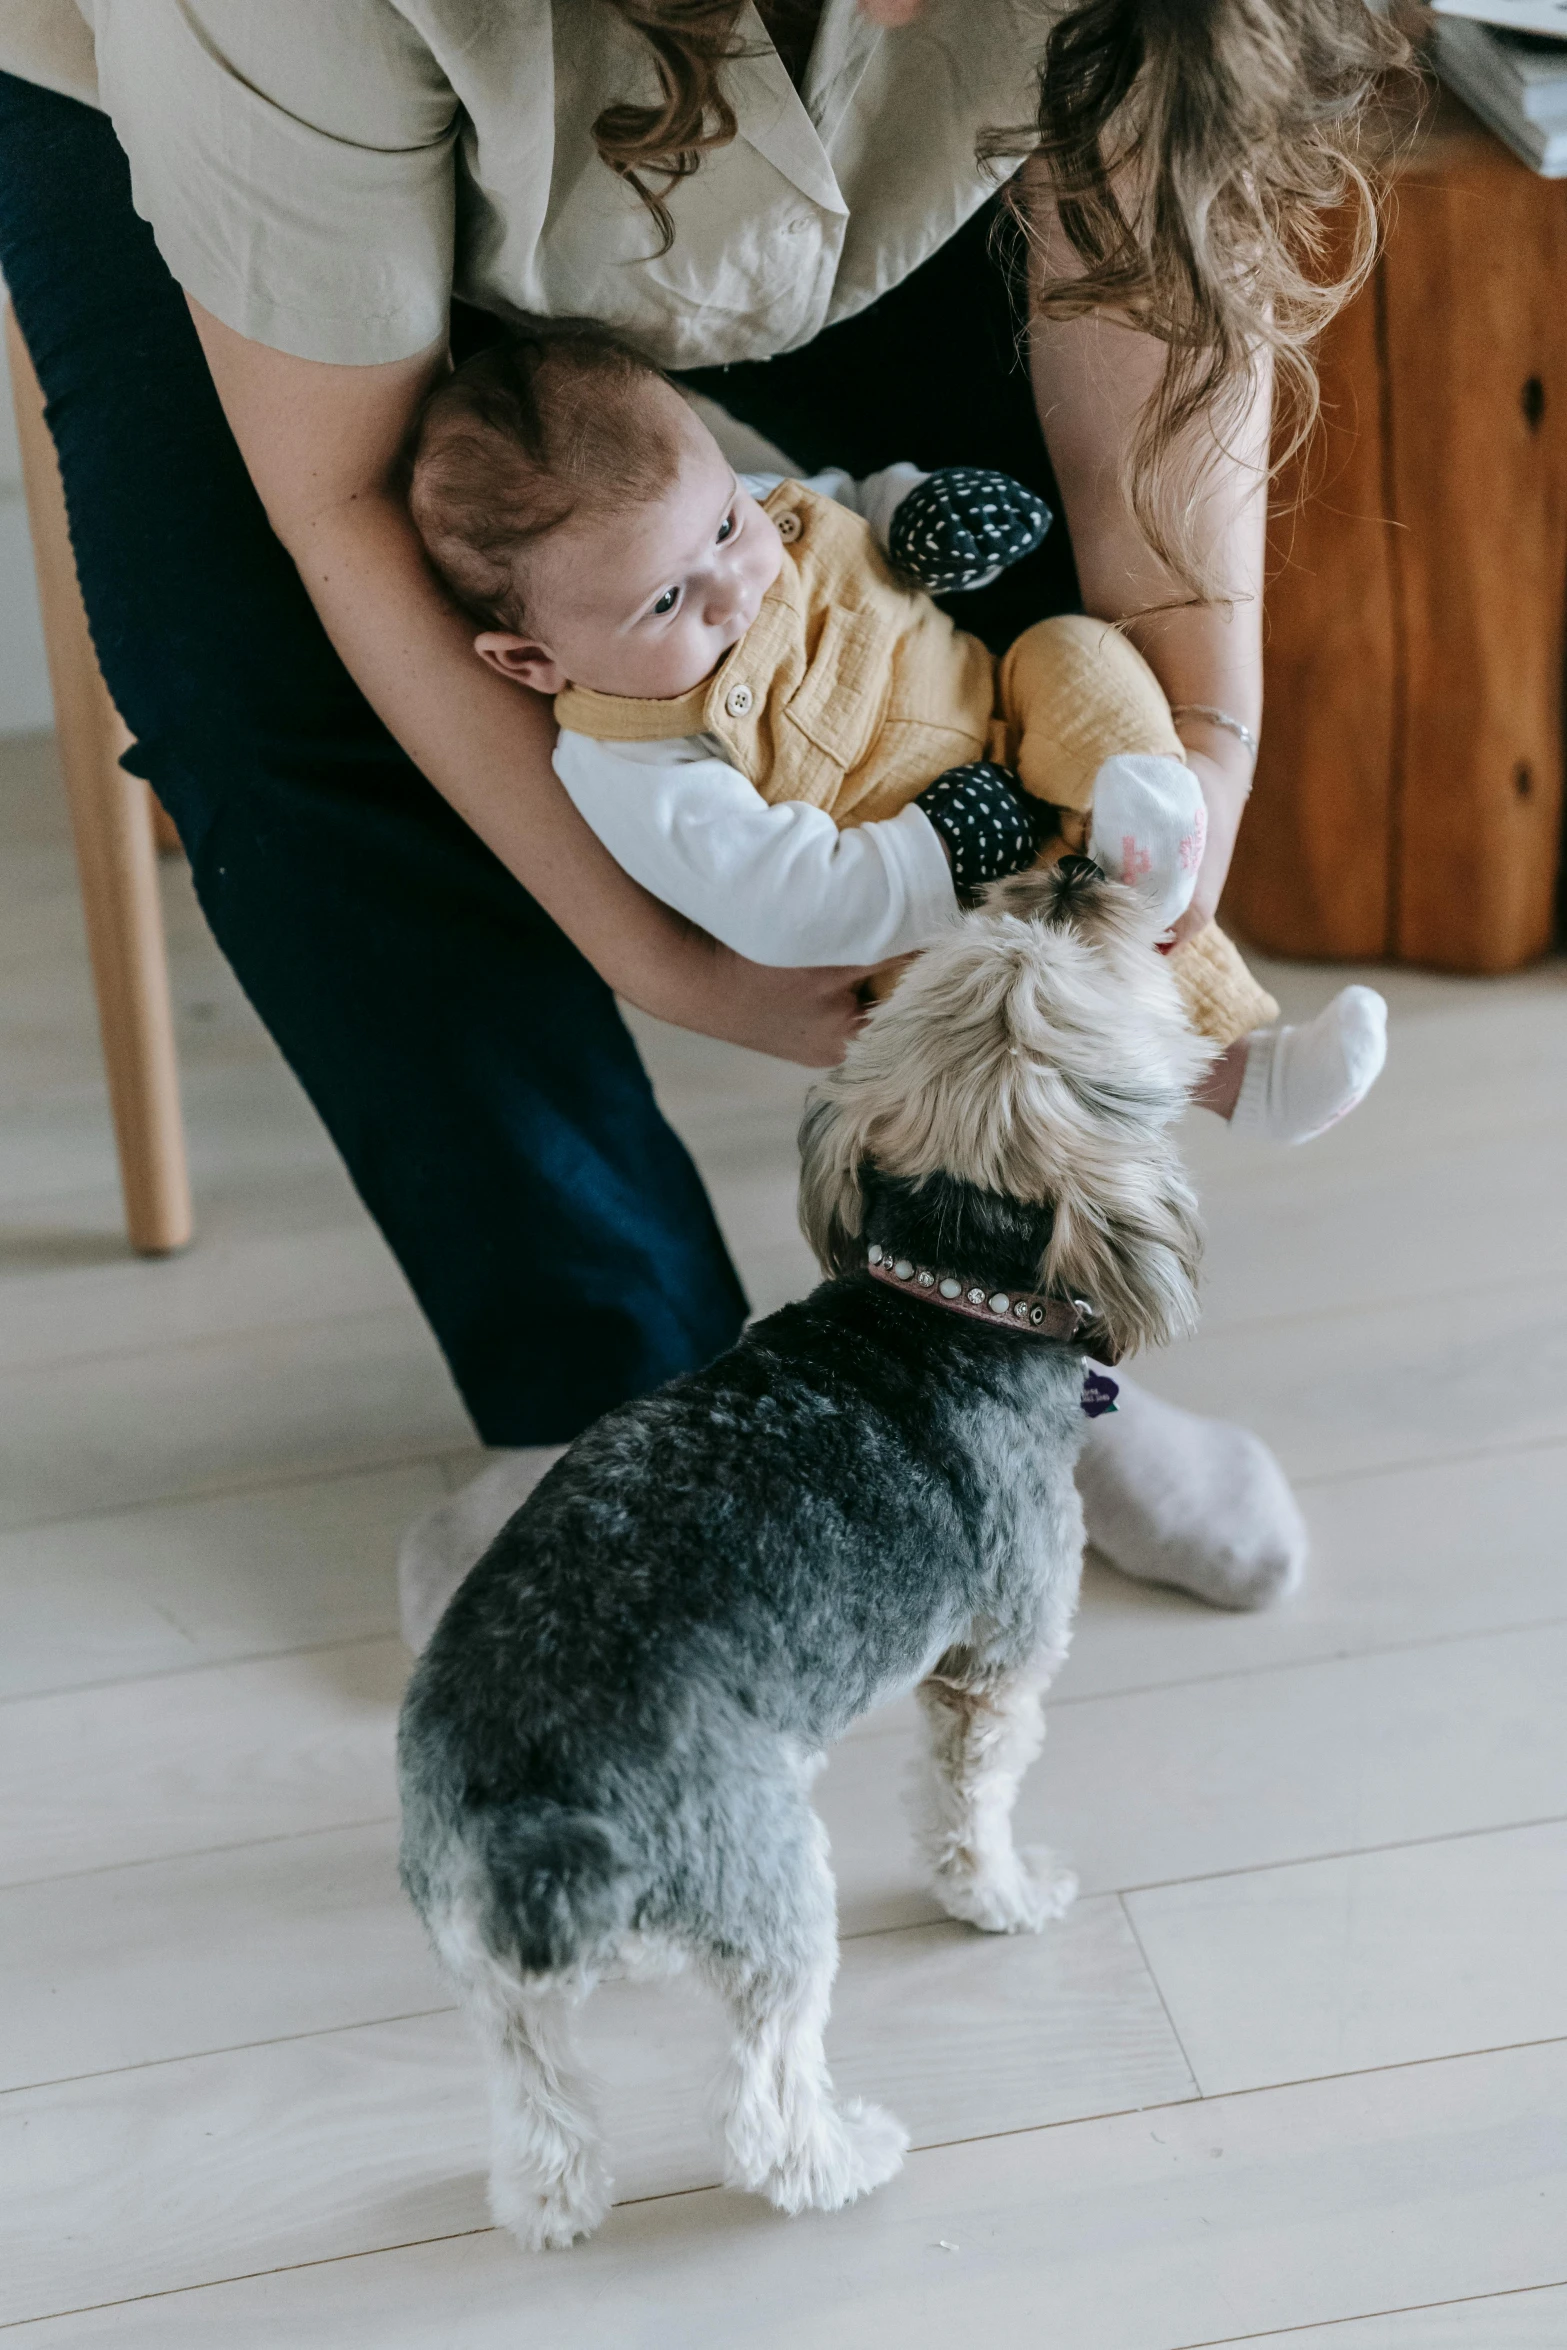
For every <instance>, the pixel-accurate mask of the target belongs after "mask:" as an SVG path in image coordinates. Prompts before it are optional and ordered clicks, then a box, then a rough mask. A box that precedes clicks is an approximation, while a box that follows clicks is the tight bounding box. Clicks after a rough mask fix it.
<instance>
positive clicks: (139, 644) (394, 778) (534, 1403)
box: [0, 75, 1074, 1444]
mask: <svg viewBox="0 0 1567 2350" xmlns="http://www.w3.org/2000/svg"><path fill="white" fill-rule="evenodd" d="M987 227H988V223H987V222H986V221H981V222H978V223H976V224H974V225H973V226H972V227H971V228H970V229H969V230H966V231H964V232H962V234H961V235H960V237H958V238H956V239H954V240H953V243H952V244H951V245H950V246H948V247H947V248H945V249H944V251H943V253H941V254H938V255H937V256H936V259H935V261H934V262H932V263H930V264H927V266H926V268H925V269H924V270H923V271H921V272H919V273H918V275H917V276H916V277H915V278H913V279H910V280H909V281H907V283H906V285H905V286H903V287H901V288H899V289H898V290H897V292H896V293H895V294H894V295H892V296H889V297H887V298H885V299H884V300H883V301H882V302H881V303H879V304H877V305H876V306H875V308H874V309H873V310H871V311H869V312H866V313H864V314H863V315H862V316H861V317H860V318H858V319H855V320H852V321H849V322H847V323H846V324H845V325H843V326H839V327H835V328H832V329H829V331H828V332H827V333H826V334H824V335H822V336H820V337H819V338H818V340H817V341H816V342H815V343H814V344H812V345H811V346H810V347H809V348H808V349H807V350H806V351H804V352H801V353H797V354H793V355H791V356H790V357H788V358H784V359H779V360H773V361H769V362H766V363H764V364H760V365H756V366H743V367H735V368H727V369H709V370H705V371H703V373H702V374H701V376H700V377H698V378H696V379H694V380H696V381H697V382H699V383H700V385H701V387H702V388H703V389H705V390H710V391H712V392H713V393H714V394H715V396H717V397H718V398H720V399H722V400H723V401H724V403H725V405H726V406H728V407H730V408H731V409H733V410H734V411H735V412H736V413H737V414H741V415H745V416H748V417H749V418H750V419H751V420H752V421H753V422H754V423H755V424H756V425H757V426H758V427H759V428H760V429H762V430H764V431H766V432H769V433H770V434H771V435H772V436H773V437H774V438H775V439H777V440H778V441H780V442H781V443H782V444H783V445H784V446H785V447H786V448H788V449H789V450H790V452H791V454H792V455H793V456H795V457H796V459H797V460H798V461H799V462H800V463H801V464H802V465H803V466H807V467H812V468H814V467H816V466H818V465H823V464H828V463H837V464H843V465H846V466H848V467H849V468H850V469H851V470H853V471H856V472H863V471H868V470H870V469H871V468H872V467H874V466H876V465H881V464H886V463H889V462H890V461H891V460H892V459H894V458H896V457H903V456H907V457H912V458H913V459H914V460H915V462H916V463H924V464H926V465H932V464H937V463H974V462H980V463H986V464H993V465H1000V466H1003V467H1005V469H1006V470H1008V471H1009V472H1012V473H1015V474H1018V475H1019V476H1020V477H1022V478H1025V479H1029V480H1031V481H1032V482H1034V483H1036V484H1037V485H1038V486H1040V487H1041V488H1044V489H1045V490H1046V494H1047V495H1048V494H1049V484H1048V465H1047V461H1046V459H1045V455H1044V448H1043V443H1042V440H1041V438H1040V434H1039V430H1038V426H1037V424H1036V423H1035V421H1034V414H1033V407H1032V403H1031V400H1030V398H1029V395H1028V387H1027V381H1026V377H1025V376H1024V375H1023V374H1022V372H1021V370H1020V368H1019V366H1018V363H1017V358H1016V333H1015V327H1014V325H1013V321H1012V306H1011V292H1010V271H1009V268H1008V267H1007V266H1006V265H1005V263H1004V260H1003V259H997V258H996V257H995V256H994V255H993V254H992V251H991V245H992V242H993V240H990V239H989V238H988V236H987ZM0 269H3V271H4V274H5V279H6V282H7V284H8V286H9V287H10V290H11V295H12V299H13V301H14V303H15V306H16V313H17V319H18V323H19V324H20V326H21V329H22V333H23V336H24V338H25V339H26V342H27V345H28V348H29V350H30V352H31V353H32V357H33V361H34V364H35V366H36V368H37V370H38V374H39V377H40V379H41V381H42V384H43V387H44V392H45V396H46V399H47V402H48V416H49V423H50V427H51V430H52V432H53V434H54V439H55V444H56V447H57V448H58V451H59V456H60V465H61V471H62V474H63V476H64V481H65V492H66V501H67V506H68V509H69V514H70V524H71V536H72V542H73V545H74V549H75V554H76V562H77V570H78V573H79V576H80V579H81V584H82V592H83V595H84V598H85V601H86V604H87V610H88V616H89V619H90V621H91V624H92V631H93V639H94V643H95V645H96V647H97V651H98V657H99V661H100V663H101V665H102V668H103V673H104V676H105V678H106V680H107V682H108V686H109V690H110V692H111V694H112V695H113V697H114V700H115V703H116V705H117V707H118V708H119V710H120V712H121V714H122V716H123V717H124V719H125V722H126V724H127V726H128V727H129V728H130V729H131V732H132V733H133V734H134V735H135V737H136V747H135V749H134V751H132V752H131V753H130V754H129V758H128V764H129V765H131V766H132V767H133V768H134V769H135V770H136V772H137V773H138V774H140V775H144V776H145V777H146V778H147V779H148V781H149V782H150V783H151V784H152V786H153V788H154V789H155V790H156V792H157V794H158V797H159V798H160V800H162V802H163V804H164V806H165V807H166V808H167V809H168V811H169V813H170V815H171V816H172V817H173V819H174V821H175V824H176V825H177V826H178V828H179V833H180V838H181V840H182V841H183V843H184V845H185V848H186V851H187V854H188V855H189V858H190V864H191V871H192V874H193V876H194V880H195V885H196V890H197V893H198V895H199V897H200V900H201V904H202V908H203V911H204V912H205V914H206V917H207V920H208V922H209V923H210V924H211V927H212V930H213V933H214V935H215V936H216V938H217V940H218V943H219V945H220V946H221V948H222V949H223V952H224V954H225V955H226V956H227V957H228V959H229V961H230V963H231V964H232V965H233V967H234V970H235V971H236V973H237V974H238V976H239V979H240V981H241V983H242V984H243V986H244V988H245V990H246V992H247V994H248V995H249V997H250V999H251V1001H252V1002H253V1003H254V1005H255V1007H256V1009H257V1011H258V1012H259V1013H260V1015H261V1018H262V1019H263V1020H264V1021H265V1022H266V1025H267V1027H268V1028H269V1029H270V1031H271V1033H272V1035H273V1036H274V1037H275V1038H276V1040H277V1043H278V1045H279V1046H280V1048H281V1049H282V1051H283V1053H284V1055H285V1056H286V1058H287V1060H288V1062H289V1064H290V1066H291V1067H292V1068H293V1070H294V1071H295V1073H296V1075H297V1076H298V1077H299V1079H300V1080H301V1082H302V1083H303V1085H304V1086H305V1088H306V1090H307V1092H308V1093H309V1095H310V1098H311V1100H312V1101H313V1102H314V1104H315V1106H316V1108H317V1110H318V1111H319V1112H320V1114H321V1116H322V1118H323V1119H324V1121H325V1123H326V1125H327V1127H328V1128H329V1130H330V1132H331V1135H332V1138H333V1141H334V1143H335V1144H336V1146H337V1148H338V1150H339V1151H340V1152H341V1153H342V1156H343V1158H344V1160H345V1162H346V1163H347V1166H348V1169H349V1172H350V1174H351V1175H352V1177H353V1180H354V1182H355V1184H356V1186H357V1187H358V1190H359V1192H360V1195H361V1197H362V1198H363V1199H364V1201H365V1204H366V1206H367V1207H368V1208H369V1210H370V1213H371V1214H372V1215H373V1216H374V1217H375V1219H376V1222H377V1223H378V1224H379V1226H380V1228H381V1230H382V1231H383V1233H384V1234H385V1235H386V1238H387V1240H388V1242H389V1243H390V1245H391V1247H392V1249H393V1251H394V1252H395V1254H396V1256H397V1259H398V1261H399V1263H400V1264H401V1266H402V1268H403V1270H404V1272H405V1273H406V1275H407V1277H408V1280H409V1282H410V1283H411V1285H412V1287H413V1289H414V1292H415V1294H416V1296H417V1297H418V1299H419V1302H420V1305H421V1307H422V1308H423V1310H424V1312H425V1314H426V1315H427V1317H428V1318H429V1321H430V1324H431V1326H432V1328H433V1329H434V1331H435V1334H436V1336H437V1338H438V1339H439V1341H440V1344H441V1346H442V1348H443V1350H444V1352H445V1355H446V1358H447V1361H448V1362H449V1363H450V1365H451V1368H452V1372H453V1375H454V1376H455V1378H456V1381H457V1384H458V1386H459V1388H460V1389H461V1391H462V1394H463V1398H464V1400H465V1402H466V1403H467V1405H468V1408H469V1410H470V1412H471V1413H472V1415H473V1418H474V1421H475V1424H476V1426H477V1428H478V1430H479V1433H480V1435H481V1436H482V1437H483V1438H484V1439H485V1440H486V1441H487V1442H489V1443H492V1444H542V1443H550V1442H559V1441H562V1440H564V1439H567V1438H569V1437H571V1436H573V1435H575V1434H576V1432H577V1431H578V1430H579V1429H580V1428H581V1427H583V1426H584V1425H586V1423H587V1422H588V1421H589V1420H591V1419H593V1418H595V1417H596V1416H597V1415H598V1414H599V1413H600V1412H603V1411H605V1410H607V1409H608V1408H609V1407H610V1406H611V1405H612V1404H615V1403H618V1402H620V1401H622V1400H624V1399H625V1398H626V1397H628V1396H631V1395H634V1394H637V1393H639V1392H641V1391H642V1390H644V1389H646V1388H648V1387H651V1386H655V1385H657V1384H658V1383H659V1382H660V1381H661V1380H664V1379H667V1378H670V1377H672V1376H673V1375H674V1374H675V1373H676V1372H679V1371H683V1370H687V1369H690V1368H692V1367H694V1366H695V1365H697V1364H700V1363H702V1362H704V1361H706V1360H707V1359H708V1358H709V1357H710V1356H712V1355H713V1354H715V1353H717V1352H718V1351H719V1349H720V1348H722V1347H724V1346H725V1345H727V1344H728V1343H729V1342H730V1340H731V1339H732V1338H733V1337H734V1336H735V1334H736V1332H737V1331H738V1329H739V1327H740V1323H741V1320H742V1318H743V1316H744V1312H745V1299H744V1296H743V1293H742V1291H741V1288H740V1284H739V1281H738V1279H737V1277H736V1275H735V1272H734V1269H733V1267H732V1266H731V1264H730V1262H729V1259H728V1256H727V1254H726V1252H725V1249H724V1245H723V1242H722V1240H721V1238H720V1236H719V1232H718V1228H717V1225H716V1223H715V1221H714V1218H713V1213H712V1209H711V1207H710V1206H709V1203H708V1200H707V1197H706V1195H705V1193H704V1191H703V1189H702V1186H701V1182H700V1180H699V1178H698V1176H697V1174H696V1171H695V1169H694V1167H693V1166H692V1164H691V1162H690V1159H689V1158H688V1157H687V1155H686V1152H685V1150H684V1148H683V1146H682V1145H681V1143H680V1142H679V1141H678V1139H677V1138H676V1136H675V1135H674V1134H673V1133H672V1132H671V1130H670V1129H669V1127H668V1126H667V1125H666V1124H665V1122H664V1120H663V1118H662V1117H661V1116H660V1114H659V1111H658V1108H657V1106H656V1104H655V1102H654V1099H653V1094H652V1089H651V1087H650V1085H649V1083H648V1080H647V1076H646V1074H645V1072H644V1071H643V1068H642V1065H641V1063H640V1061H639V1059H638V1057H637V1053H636V1050H635V1047H634V1046H633V1044H632V1041H631V1038H630V1036H629V1035H628V1033H627V1031H626V1028H625V1026H624V1024H623V1022H622V1020H621V1018H620V1015H619V1012H618V1010H617V1008H616V1005H615V1002H614V999H613V997H612V995H611V993H610V991H609V989H608V988H607V987H606V986H605V984H604V982H603V981H602V980H601V979H600V978H599V977H598V975H597V974H596V973H595V972H594V971H593V969H592V968H591V966H590V965H589V964H588V963H587V962H585V961H584V959H583V958H582V956H581V955H580V954H579V953H578V952H577V950H576V949H575V947H573V946H572V945H571V944H570V942H569V941H568V940H567V939H566V938H565V937H564V936H563V934H562V933H561V932H560V931H559V930H558V929H557V928H556V926H555V925H554V923H553V922H551V921H550V920H549V919H548V917H547V916H546V915H545V914H544V913H543V912H542V911H541V909H540V908H539V907H538V906H537V905H535V904H534V902H533V900H532V899H531V898H530V897H529V895H528V894H527V892H526V891H525V890H524V889H523V888H522V887H521V885H520V884H519V883H518V882H517V881H515V880H514V879H513V878H512V876H511V875H510V874H509V873H508V872H507V871H506V870H505V868H504V867H503V866H502V865H500V864H499V862H498V861H497V860H496V859H495V858H494V857H493V856H492V855H491V854H490V852H489V851H488V849H486V848H485V847H484V846H483V844H482V843H481V842H480V841H479V840H478V839H477V838H476V837H475V835H474V834H473V833H471V832H470V831H469V830H468V828H467V826H466V825H464V824H463V823H462V821H461V819H460V818H459V817H457V816H456V815H454V814H453V812H452V811H451V809H450V808H448V806H447V805H446V803H445V801H444V800H442V799H441V797H440V795H439V794H438V793H437V792H436V791H434V790H433V789H432V788H431V786H430V785H429V784H427V783H426V782H425V781H424V779H423V777H422V776H421V775H420V774H419V772H418V771H417V769H416V768H415V767H414V766H413V765H412V764H411V762H410V761H409V760H408V759H407V758H406V757H405V756H404V754H403V753H402V751H400V750H399V749H398V747H397V745H396V744H395V743H394V742H393V741H392V740H391V738H390V737H389V735H388V734H387V733H386V730H385V729H384V727H383V726H382V725H381V723H380V721H379V720H378V719H377V718H376V716H375V714H374V712H373V711H372V710H371V709H370V707H369V705H368V704H367V703H366V702H365V700H364V698H363V696H362V695H361V694H360V692H359V690H358V688H357V687H356V686H355V685H354V684H353V682H352V680H351V679H350V678H349V676H348V674H347V672H346V671H345V670H344V668H343V666H342V664H341V662H340V661H339V660H338V658H337V656H336V654H335V653H334V652H333V650H332V647H331V645H330V644H329V642H328V640H327V637H326V635H325V632H324V631H323V629H322V627H321V624H320V622H319V621H318V620H317V618H316V616H315V612H314V609H313V607H312V606H311V604H310V601H309V599H308V597H307V596H306V594H305V592H304V589H303V588H302V587H301V585H300V583H299V580H298V577H297V575H296V573H295V571H294V568H293V565H292V564H291V562H290V561H289V558H288V556H287V555H286V554H285V553H284V551H283V549H282V547H281V546H280V545H279V543H278V541H277V540H276V539H275V538H274V536H273V535H272V532H271V530H270V528H269V526H268V523H267V521H266V517H265V515H264V513H263V511H262V508H261V505H260V502H259V500H258V498H257V497H256V494H255V491H254V490H253V488H252V487H251V484H250V480H249V477H248V475H247V474H246V472H245V468H244V465H243V463H242V462H241V459H240V456H239V453H238V450H237V449H236V447H235V444H234V441H233V438H232V436H231V435H230V433H229V430H228V427H227V424H226V423H225V421H224V418H223V414H222V411H221V409H220V407H219V405H218V401H217V396H216V394H215V393H214V391H213V388H212V384H211V380H210V378H209V376H208V374H207V370H206V365H205V362H204V360H203V358H202V355H201V350H200V346H199V344H198V343H197V341H196V337H195V333H194V330H193V328H192V326H191V323H190V318H189V314H188V312H187V310H186V307H185V301H184V297H183V295H182V294H181V292H180V290H179V288H178V287H177V286H176V285H175V283H174V281H173V280H172V278H171V277H170V275H169V273H168V271H167V269H166V268H165V267H164V265H163V262H162V261H161V259H160V258H159V255H158V252H157V249H156V247H155V245H154V242H153V238H152V233H151V231H150V230H149V229H148V227H147V226H146V224H145V223H144V222H142V221H141V220H139V219H138V218H137V216H136V214H135V212H134V211H133V209H132V206H131V197H130V183H129V173H128V170H127V167H126V163H125V158H124V156H123V155H122V153H121V151H120V148H119V146H118V144H117V142H116V140H115V137H114V133H113V130H112V128H111V127H110V125H109V122H108V120H107V118H106V117H104V116H103V115H101V114H98V113H96V112H95V111H94V110H93V109H91V108H90V107H85V106H82V105H79V104H77V103H76V102H74V101H73V100H71V99H68V98H62V97H58V96H56V95H54V94H53V93H51V92H48V91H45V90H41V89H38V88H36V87H34V86H33V85H31V84H29V83H26V82H23V81H19V80H17V79H15V78H14V77H12V76H10V75H0ZM1070 568H1071V567H1070V554H1069V552H1068V550H1067V549H1066V547H1065V542H1064V534H1062V535H1059V536H1057V537H1056V538H1055V540H1054V542H1053V543H1052V542H1051V541H1047V542H1046V546H1045V548H1044V549H1043V550H1042V551H1041V553H1040V554H1039V555H1037V556H1035V557H1033V558H1031V559H1030V561H1029V562H1028V563H1027V564H1024V565H1021V566H1019V568H1018V571H1017V572H1015V573H1013V574H1012V575H1010V576H1009V578H1008V579H1007V580H1006V581H1004V582H1001V583H999V584H998V586H997V587H996V588H994V589H989V590H985V591H982V592H981V594H980V595H978V596H975V597H970V598H968V599H965V601H964V606H963V618H964V622H965V625H967V626H969V627H971V628H977V629H978V630H979V631H980V632H981V633H983V634H986V635H988V636H991V637H992V639H993V640H994V641H996V642H998V643H1000V642H1005V641H1007V640H1009V639H1010V637H1011V636H1013V635H1014V634H1016V633H1017V632H1018V630H1020V629H1021V628H1022V627H1024V626H1026V625H1027V623H1028V621H1029V620H1031V619H1035V618H1037V617H1039V615H1040V614H1041V613H1042V612H1045V611H1049V610H1056V609H1062V608H1064V607H1065V606H1067V605H1069V604H1071V603H1072V601H1073V600H1074V595H1073V590H1072V586H1071V576H1070Z"/></svg>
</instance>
